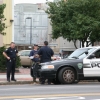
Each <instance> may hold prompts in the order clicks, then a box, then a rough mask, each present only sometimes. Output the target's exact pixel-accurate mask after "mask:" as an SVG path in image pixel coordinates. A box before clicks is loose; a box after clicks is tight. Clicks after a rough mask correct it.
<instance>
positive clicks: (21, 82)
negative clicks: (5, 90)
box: [0, 81, 38, 85]
mask: <svg viewBox="0 0 100 100" xmlns="http://www.w3.org/2000/svg"><path fill="white" fill-rule="evenodd" d="M18 84H33V81H17V82H0V85H18ZM37 84H38V83H37Z"/></svg>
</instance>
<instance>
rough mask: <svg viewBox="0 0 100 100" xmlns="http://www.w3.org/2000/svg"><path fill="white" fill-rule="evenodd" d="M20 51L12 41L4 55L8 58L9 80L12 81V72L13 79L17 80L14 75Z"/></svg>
mask: <svg viewBox="0 0 100 100" xmlns="http://www.w3.org/2000/svg"><path fill="white" fill-rule="evenodd" d="M17 53H18V51H17V50H16V49H15V43H14V42H11V44H10V47H9V48H7V49H6V50H5V51H4V52H3V55H4V56H5V57H6V59H7V63H6V65H7V81H8V82H10V73H11V74H12V76H11V80H12V81H16V79H15V77H14V75H15V66H16V56H17Z"/></svg>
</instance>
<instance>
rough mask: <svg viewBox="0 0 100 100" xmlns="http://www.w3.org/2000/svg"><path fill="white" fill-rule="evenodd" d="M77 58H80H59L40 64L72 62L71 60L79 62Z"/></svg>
mask: <svg viewBox="0 0 100 100" xmlns="http://www.w3.org/2000/svg"><path fill="white" fill-rule="evenodd" d="M79 60H80V59H61V60H55V61H50V62H46V63H41V65H52V64H59V63H60V64H63V63H72V62H79Z"/></svg>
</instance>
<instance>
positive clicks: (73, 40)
mask: <svg viewBox="0 0 100 100" xmlns="http://www.w3.org/2000/svg"><path fill="white" fill-rule="evenodd" d="M73 42H74V46H75V48H76V49H77V46H76V40H73Z"/></svg>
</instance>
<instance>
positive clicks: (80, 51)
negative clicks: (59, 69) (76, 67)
mask: <svg viewBox="0 0 100 100" xmlns="http://www.w3.org/2000/svg"><path fill="white" fill-rule="evenodd" d="M95 49H96V48H81V49H77V50H75V51H74V52H73V53H72V54H71V55H70V56H68V58H69V59H70V58H73V59H82V58H84V57H86V56H87V54H89V53H91V52H93V51H94V50H95ZM86 53H87V54H86Z"/></svg>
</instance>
